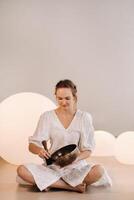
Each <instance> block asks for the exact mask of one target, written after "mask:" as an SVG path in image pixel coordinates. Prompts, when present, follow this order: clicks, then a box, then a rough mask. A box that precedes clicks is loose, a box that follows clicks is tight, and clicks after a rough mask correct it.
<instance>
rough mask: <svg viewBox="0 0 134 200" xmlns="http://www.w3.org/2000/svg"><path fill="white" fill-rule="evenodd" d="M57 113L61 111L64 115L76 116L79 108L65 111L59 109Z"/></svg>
mask: <svg viewBox="0 0 134 200" xmlns="http://www.w3.org/2000/svg"><path fill="white" fill-rule="evenodd" d="M57 111H59V112H61V113H63V114H71V115H72V114H73V115H74V114H75V113H76V111H77V108H76V107H73V108H70V109H67V110H66V109H63V108H60V107H59V108H57Z"/></svg>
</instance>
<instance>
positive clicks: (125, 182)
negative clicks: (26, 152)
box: [0, 157, 134, 200]
mask: <svg viewBox="0 0 134 200" xmlns="http://www.w3.org/2000/svg"><path fill="white" fill-rule="evenodd" d="M92 161H94V162H95V163H101V164H103V165H104V166H105V167H106V169H107V170H108V172H109V174H110V176H111V177H112V180H113V186H112V187H111V188H109V187H107V188H106V187H97V188H96V187H93V186H89V187H88V190H87V191H86V193H84V194H80V193H76V192H70V191H61V190H51V191H49V192H39V191H38V190H37V189H36V188H33V187H29V186H20V185H18V184H17V183H16V180H15V177H16V166H14V165H11V164H8V163H7V162H5V161H4V160H2V159H0V199H1V200H24V199H28V200H30V199H31V200H34V199H35V200H45V199H47V200H49V199H51V200H53V199H54V200H55V199H58V200H61V199H63V200H74V199H79V198H81V199H83V200H84V199H85V200H134V166H129V165H123V164H120V163H119V162H118V161H117V160H115V159H114V158H113V157H96V158H95V157H94V158H92Z"/></svg>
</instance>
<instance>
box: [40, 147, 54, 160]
mask: <svg viewBox="0 0 134 200" xmlns="http://www.w3.org/2000/svg"><path fill="white" fill-rule="evenodd" d="M38 156H39V157H40V158H46V159H49V158H50V157H51V155H50V153H49V152H48V151H46V150H45V149H40V151H39V153H38Z"/></svg>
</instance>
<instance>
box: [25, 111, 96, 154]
mask: <svg viewBox="0 0 134 200" xmlns="http://www.w3.org/2000/svg"><path fill="white" fill-rule="evenodd" d="M43 140H46V141H48V140H50V143H51V147H50V149H49V152H50V153H53V152H54V151H56V150H57V149H59V148H61V147H63V146H65V145H69V144H76V145H77V146H78V148H79V150H80V151H83V150H90V151H93V149H94V147H95V142H94V128H93V125H92V117H91V115H90V114H89V113H87V112H84V111H81V110H77V111H76V113H75V116H74V118H73V120H72V121H71V123H70V125H69V126H68V127H67V128H64V126H63V124H62V123H61V121H60V120H59V118H58V116H57V115H56V113H55V111H54V110H51V111H47V112H45V113H43V114H42V115H41V116H40V119H39V122H38V125H37V128H36V130H35V132H34V135H33V136H30V137H29V143H34V144H36V145H38V146H40V147H43V146H42V141H43Z"/></svg>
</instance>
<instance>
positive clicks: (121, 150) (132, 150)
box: [115, 131, 134, 164]
mask: <svg viewBox="0 0 134 200" xmlns="http://www.w3.org/2000/svg"><path fill="white" fill-rule="evenodd" d="M115 157H116V159H117V160H118V161H119V162H121V163H124V164H134V132H132V131H129V132H124V133H122V134H120V135H119V136H118V137H117V139H116V143H115Z"/></svg>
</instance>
